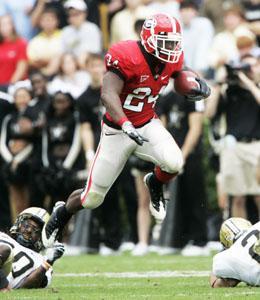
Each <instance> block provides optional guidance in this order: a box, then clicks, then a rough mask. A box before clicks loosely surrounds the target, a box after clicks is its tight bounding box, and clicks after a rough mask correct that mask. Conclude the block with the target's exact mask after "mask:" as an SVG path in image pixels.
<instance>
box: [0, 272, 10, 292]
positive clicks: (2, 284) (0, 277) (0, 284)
mask: <svg viewBox="0 0 260 300" xmlns="http://www.w3.org/2000/svg"><path fill="white" fill-rule="evenodd" d="M8 284H9V281H8V280H7V278H6V275H5V273H4V271H3V270H0V289H4V288H6V287H7V286H8Z"/></svg>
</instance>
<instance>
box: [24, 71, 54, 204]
mask: <svg viewBox="0 0 260 300" xmlns="http://www.w3.org/2000/svg"><path fill="white" fill-rule="evenodd" d="M30 80H31V84H32V93H33V101H32V102H31V103H30V107H29V109H30V113H31V114H32V116H33V118H34V120H36V121H35V122H34V123H31V124H28V126H29V128H31V129H32V130H33V131H34V133H35V137H36V139H35V143H34V151H33V158H32V167H31V176H30V180H31V181H30V204H31V206H39V207H43V200H44V197H45V195H44V194H43V193H41V192H40V191H39V187H38V185H37V183H36V181H35V179H36V177H37V174H38V173H39V171H40V168H41V134H42V129H43V127H44V126H45V124H46V120H45V114H46V112H47V111H48V108H49V105H50V102H51V98H50V96H49V94H48V92H47V80H46V78H45V76H44V75H43V74H42V73H41V72H39V71H36V72H34V73H32V74H31V75H30Z"/></svg>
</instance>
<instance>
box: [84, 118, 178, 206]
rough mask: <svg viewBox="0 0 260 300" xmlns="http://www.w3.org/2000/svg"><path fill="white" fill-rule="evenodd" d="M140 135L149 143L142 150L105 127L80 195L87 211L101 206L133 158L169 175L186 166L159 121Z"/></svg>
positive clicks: (116, 132)
mask: <svg viewBox="0 0 260 300" xmlns="http://www.w3.org/2000/svg"><path fill="white" fill-rule="evenodd" d="M137 131H138V132H139V133H140V134H141V135H142V136H143V137H145V138H147V139H148V140H149V142H144V144H143V145H142V146H139V145H137V144H136V142H135V141H133V140H132V139H130V138H129V137H128V136H127V135H126V134H125V133H123V131H122V130H118V129H114V128H111V127H109V126H107V125H106V124H104V123H103V124H102V133H101V139H100V142H99V145H98V148H97V151H96V154H95V158H94V160H93V162H92V166H91V168H90V174H89V176H88V180H87V183H86V186H85V189H84V191H83V192H82V194H81V202H82V205H83V206H84V207H86V208H91V209H93V208H96V207H98V206H99V205H100V204H102V202H103V200H104V197H105V195H106V193H107V192H108V190H109V189H110V187H111V186H112V184H113V183H114V181H115V180H116V179H117V177H118V176H119V174H120V173H121V171H122V169H123V168H124V165H125V163H126V161H127V160H128V158H129V156H130V155H131V154H135V155H136V156H138V157H139V158H141V159H143V160H146V161H150V162H153V163H154V164H155V165H156V166H159V167H160V168H161V170H163V171H165V172H167V173H176V172H179V171H180V170H181V168H182V166H183V158H182V153H181V150H180V148H179V147H178V145H177V144H176V142H175V141H174V139H173V137H172V136H171V134H170V133H169V132H168V131H167V130H166V129H165V127H164V126H163V125H162V123H161V121H160V120H159V119H152V120H151V122H149V123H148V124H146V125H144V126H143V127H141V128H137Z"/></svg>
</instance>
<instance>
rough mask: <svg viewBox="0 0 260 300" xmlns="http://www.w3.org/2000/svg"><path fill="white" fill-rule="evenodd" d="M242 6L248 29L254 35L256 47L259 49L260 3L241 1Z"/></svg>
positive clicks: (252, 0) (249, 0)
mask: <svg viewBox="0 0 260 300" xmlns="http://www.w3.org/2000/svg"><path fill="white" fill-rule="evenodd" d="M242 5H243V8H244V11H245V18H246V20H247V22H248V27H249V29H250V30H251V31H252V32H253V33H254V34H255V35H256V37H257V42H258V46H259V47H260V1H259V0H243V1H242Z"/></svg>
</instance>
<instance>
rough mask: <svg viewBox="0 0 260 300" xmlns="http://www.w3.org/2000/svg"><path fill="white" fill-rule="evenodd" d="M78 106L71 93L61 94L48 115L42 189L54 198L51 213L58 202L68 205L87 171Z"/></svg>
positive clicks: (43, 151) (44, 137) (44, 139)
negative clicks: (66, 202) (80, 171)
mask: <svg viewBox="0 0 260 300" xmlns="http://www.w3.org/2000/svg"><path fill="white" fill-rule="evenodd" d="M74 102H75V101H74V99H73V98H72V96H71V95H70V94H69V93H63V92H57V93H56V94H55V95H54V97H53V100H52V102H51V105H50V106H49V109H48V111H47V113H46V126H45V128H44V130H43V134H42V164H43V167H44V170H43V172H42V180H40V182H39V185H41V186H42V188H43V192H45V194H46V195H49V196H50V197H51V203H49V207H48V210H49V211H51V209H52V207H53V205H54V204H55V203H56V202H57V201H64V199H66V198H67V197H68V196H69V194H70V193H71V192H72V191H73V190H74V189H75V188H77V187H78V184H79V183H80V181H79V180H78V179H77V171H79V170H82V169H84V167H85V160H84V153H83V149H82V145H81V137H80V123H79V116H78V113H77V112H76V109H75V108H76V105H75V103H74ZM61 186H62V188H61Z"/></svg>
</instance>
